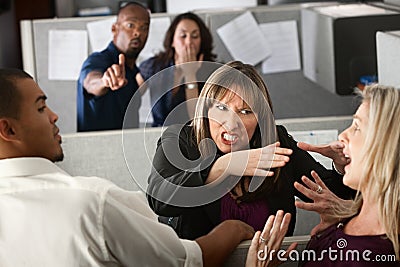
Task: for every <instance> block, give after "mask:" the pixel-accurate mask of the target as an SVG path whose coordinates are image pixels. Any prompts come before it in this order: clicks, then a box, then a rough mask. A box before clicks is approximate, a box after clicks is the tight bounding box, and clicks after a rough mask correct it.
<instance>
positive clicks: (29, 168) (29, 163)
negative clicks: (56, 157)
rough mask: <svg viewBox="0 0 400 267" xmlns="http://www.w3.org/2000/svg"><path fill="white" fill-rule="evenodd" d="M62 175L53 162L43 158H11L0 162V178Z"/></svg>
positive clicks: (61, 171)
mask: <svg viewBox="0 0 400 267" xmlns="http://www.w3.org/2000/svg"><path fill="white" fill-rule="evenodd" d="M55 172H58V173H63V174H65V175H68V174H67V173H66V172H65V171H63V170H62V169H60V168H59V167H57V166H56V165H55V164H54V163H53V162H51V161H50V160H47V159H45V158H34V157H32V158H11V159H2V160H0V178H2V177H22V176H33V175H39V174H44V173H55Z"/></svg>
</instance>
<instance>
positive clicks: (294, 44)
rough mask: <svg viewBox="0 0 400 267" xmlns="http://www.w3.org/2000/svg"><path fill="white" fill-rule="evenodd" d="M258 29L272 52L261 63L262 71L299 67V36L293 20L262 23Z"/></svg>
mask: <svg viewBox="0 0 400 267" xmlns="http://www.w3.org/2000/svg"><path fill="white" fill-rule="evenodd" d="M259 27H260V30H261V31H262V33H263V34H264V36H265V39H267V42H268V45H269V47H271V51H272V54H271V56H269V57H268V58H267V59H266V60H264V61H263V63H262V72H263V73H265V74H267V73H276V72H285V71H294V70H300V69H301V63H300V48H299V38H298V33H297V25H296V21H295V20H289V21H280V22H272V23H263V24H260V25H259Z"/></svg>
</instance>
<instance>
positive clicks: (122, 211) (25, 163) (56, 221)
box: [0, 158, 202, 267]
mask: <svg viewBox="0 0 400 267" xmlns="http://www.w3.org/2000/svg"><path fill="white" fill-rule="evenodd" d="M0 266H2V267H19V266H38V267H46V266H48V267H63V266H65V267H67V266H68V267H74V266H140V267H143V266H163V267H164V266H202V254H201V249H200V247H199V245H198V244H197V243H196V242H194V241H189V240H181V239H179V238H178V236H177V235H176V234H175V232H174V231H173V229H172V228H170V227H169V226H166V225H163V224H160V223H158V221H157V216H156V215H155V214H154V213H153V211H152V210H151V209H150V208H149V207H148V205H147V201H146V198H145V196H144V194H143V193H142V192H131V191H125V190H123V189H121V188H119V187H117V186H116V185H114V184H113V183H111V182H109V181H107V180H104V179H100V178H97V177H72V176H70V175H68V174H67V173H65V172H64V171H63V170H61V169H60V168H58V167H57V166H56V165H55V164H53V163H52V162H50V161H48V160H46V159H42V158H14V159H4V160H0Z"/></svg>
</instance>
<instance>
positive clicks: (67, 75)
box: [48, 30, 88, 80]
mask: <svg viewBox="0 0 400 267" xmlns="http://www.w3.org/2000/svg"><path fill="white" fill-rule="evenodd" d="M87 56H88V41H87V32H86V31H82V30H50V31H49V70H48V75H49V80H77V79H78V77H79V72H80V69H81V67H82V63H83V61H84V60H85V59H86V58H87Z"/></svg>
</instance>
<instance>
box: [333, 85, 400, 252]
mask: <svg viewBox="0 0 400 267" xmlns="http://www.w3.org/2000/svg"><path fill="white" fill-rule="evenodd" d="M361 95H362V98H363V103H367V104H368V105H369V114H368V117H369V118H368V126H367V133H366V139H365V144H364V148H363V151H362V152H363V153H362V154H363V158H362V161H361V162H362V164H363V166H361V167H362V176H361V182H360V183H362V185H363V187H365V190H366V191H367V192H369V197H371V198H372V201H376V202H377V203H378V212H379V219H380V221H381V223H382V224H383V226H384V228H385V231H386V235H387V237H388V238H389V239H390V241H391V242H392V244H393V247H394V250H395V253H396V259H397V260H399V249H400V247H399V230H400V223H399V219H400V126H399V125H400V90H398V89H395V88H393V87H389V86H383V85H372V86H367V87H366V88H365V89H364V91H363V92H362V94H361ZM361 206H362V196H361V195H360V194H358V197H357V198H356V200H355V202H354V205H353V208H352V209H351V210H349V209H347V210H343V209H342V210H340V211H338V214H340V215H341V216H342V218H343V217H352V216H354V215H355V214H357V213H358V212H359V211H360V209H361Z"/></svg>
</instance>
